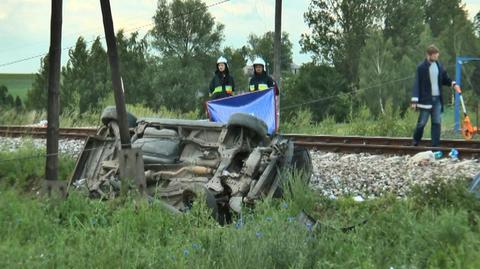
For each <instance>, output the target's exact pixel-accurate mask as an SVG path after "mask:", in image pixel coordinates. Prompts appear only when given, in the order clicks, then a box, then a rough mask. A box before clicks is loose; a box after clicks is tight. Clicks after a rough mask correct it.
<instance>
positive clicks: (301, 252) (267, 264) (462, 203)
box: [0, 175, 480, 268]
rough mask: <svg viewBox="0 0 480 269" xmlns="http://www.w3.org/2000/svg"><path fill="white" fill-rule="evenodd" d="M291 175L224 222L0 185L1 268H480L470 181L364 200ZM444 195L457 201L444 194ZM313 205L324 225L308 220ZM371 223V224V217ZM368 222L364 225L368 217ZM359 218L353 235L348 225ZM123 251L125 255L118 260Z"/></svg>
mask: <svg viewBox="0 0 480 269" xmlns="http://www.w3.org/2000/svg"><path fill="white" fill-rule="evenodd" d="M287 178H288V179H289V180H291V181H292V182H291V183H292V184H291V185H290V186H291V192H288V193H287V195H286V197H285V200H283V201H282V200H265V201H261V202H259V203H257V205H256V208H255V210H245V212H243V213H242V214H241V215H239V216H235V222H234V223H233V224H230V225H227V226H225V227H220V226H218V225H217V224H216V223H215V222H214V221H213V220H212V219H210V218H208V215H209V211H208V208H207V207H206V205H205V203H203V202H198V201H197V202H195V203H194V205H193V208H192V210H191V211H190V212H187V213H186V214H183V215H181V216H175V215H171V214H169V213H168V212H166V211H165V209H163V207H162V206H161V203H160V202H158V201H155V200H154V201H152V202H151V203H147V202H146V201H145V202H144V201H141V200H139V199H135V198H133V197H131V198H127V199H126V200H125V201H124V202H119V201H98V200H90V199H87V198H84V197H82V196H80V195H78V194H77V193H75V192H72V193H70V195H69V197H68V198H67V199H66V200H65V201H63V202H61V203H58V202H55V201H50V200H45V199H43V200H42V199H35V198H33V199H32V198H30V197H25V196H21V195H18V194H17V193H16V192H13V191H11V190H2V191H1V194H2V195H0V204H1V205H2V206H0V225H1V227H2V229H0V249H1V250H2V251H1V252H0V266H1V267H2V268H12V267H28V268H32V267H35V268H36V267H48V268H50V267H56V266H60V267H63V266H64V267H68V268H85V267H88V268H105V267H108V268H110V267H129V268H130V267H135V268H136V267H142V268H144V267H148V268H150V267H154V268H217V267H222V268H390V267H393V268H403V267H405V268H457V267H458V268H477V267H478V266H479V265H480V264H479V261H480V254H479V253H480V252H479V251H478V250H479V248H480V239H479V237H478V236H477V234H478V232H479V228H480V227H479V221H480V219H479V217H478V216H479V213H480V200H478V199H475V198H473V196H472V195H471V194H469V193H467V192H466V189H465V187H466V186H465V184H464V182H463V181H459V182H456V183H450V184H444V185H442V184H440V185H435V186H432V187H431V188H432V189H441V193H442V195H438V192H433V193H431V192H413V193H412V194H411V195H410V196H409V197H408V198H406V199H402V200H400V199H397V198H396V197H394V196H390V195H386V196H384V197H380V198H377V199H374V200H367V201H365V202H362V203H358V202H354V201H353V199H352V198H350V197H343V198H338V199H336V200H330V199H328V198H326V197H322V196H320V195H319V194H318V193H316V192H315V191H313V190H312V189H310V188H308V187H306V186H305V184H303V183H302V182H301V179H300V178H299V177H298V175H292V176H290V177H287ZM445 197H449V198H451V199H448V200H445ZM301 210H305V211H306V212H307V213H308V214H310V215H311V216H312V217H314V218H315V219H317V220H318V221H319V223H318V224H317V225H315V226H312V227H311V226H306V225H305V224H303V223H301V222H299V220H298V219H297V217H296V216H297V215H298V214H299V212H300V211H301ZM365 221H366V222H365ZM362 223H363V224H362ZM351 225H355V228H354V229H353V230H351V231H349V232H343V231H342V230H341V228H342V227H348V226H351ZM119 257H121V258H119Z"/></svg>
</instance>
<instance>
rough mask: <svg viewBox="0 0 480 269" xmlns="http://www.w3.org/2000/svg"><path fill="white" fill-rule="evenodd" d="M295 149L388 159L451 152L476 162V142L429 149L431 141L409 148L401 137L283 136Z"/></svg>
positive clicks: (452, 142) (479, 146)
mask: <svg viewBox="0 0 480 269" xmlns="http://www.w3.org/2000/svg"><path fill="white" fill-rule="evenodd" d="M285 136H286V137H288V138H290V139H292V140H293V141H294V142H295V144H296V145H299V146H303V147H306V148H311V149H318V150H323V151H331V152H346V153H360V152H367V153H372V154H392V155H413V154H416V153H418V152H422V151H428V150H431V151H442V152H443V154H444V155H445V156H446V155H447V154H448V153H449V152H450V151H451V150H452V148H455V149H457V150H458V152H459V153H460V157H461V158H475V159H479V158H480V141H476V140H470V141H465V140H458V139H449V140H442V141H441V146H440V147H431V146H429V145H430V144H431V141H430V140H429V139H428V140H424V141H422V142H421V143H420V144H419V145H418V146H412V139H411V138H405V137H403V138H402V137H380V136H378V137H372V136H332V135H304V134H287V135H285Z"/></svg>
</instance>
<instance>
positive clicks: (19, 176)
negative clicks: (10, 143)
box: [0, 141, 75, 192]
mask: <svg viewBox="0 0 480 269" xmlns="http://www.w3.org/2000/svg"><path fill="white" fill-rule="evenodd" d="M0 150H3V149H1V148H0ZM45 156H46V150H45V148H43V149H39V148H35V146H34V145H33V143H32V142H31V141H25V142H24V144H23V146H21V147H20V148H19V149H18V150H17V151H14V152H10V151H0V186H3V187H13V188H14V189H17V190H20V191H24V192H30V191H32V190H35V189H38V188H39V186H40V183H41V181H42V180H43V179H44V175H45V173H44V171H45V162H46V157H45ZM74 166H75V160H74V159H73V158H72V157H71V156H68V155H60V156H59V179H60V180H67V179H68V178H69V177H70V174H71V173H72V171H73V168H74Z"/></svg>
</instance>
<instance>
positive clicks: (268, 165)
mask: <svg viewBox="0 0 480 269" xmlns="http://www.w3.org/2000/svg"><path fill="white" fill-rule="evenodd" d="M101 119H102V123H103V124H102V126H101V127H100V128H99V129H98V131H97V135H95V136H91V137H89V138H88V140H87V142H86V144H85V147H84V150H83V151H82V154H81V155H80V157H79V159H78V160H77V164H76V167H75V171H74V173H73V175H72V178H71V181H70V188H76V189H81V190H84V191H86V193H88V195H89V196H91V197H96V198H101V199H109V198H114V197H116V196H118V195H119V193H120V190H121V181H120V178H119V170H120V169H121V167H120V166H121V160H120V155H119V152H120V150H121V142H120V132H119V127H118V123H117V120H116V111H115V107H109V108H107V109H105V110H104V112H103V114H102V117H101ZM129 122H130V123H131V124H132V126H131V127H132V128H131V130H132V138H131V145H132V148H138V149H141V159H142V162H141V163H143V167H141V168H138V167H137V169H141V170H142V173H144V182H145V190H144V192H145V193H146V194H147V195H148V196H149V197H152V198H160V199H162V200H163V201H164V202H165V205H166V206H167V207H168V208H170V209H171V210H172V211H175V212H184V211H186V210H188V209H189V208H190V207H191V205H192V201H193V200H194V199H196V198H198V197H203V199H207V204H208V206H209V207H210V208H212V211H213V215H214V217H215V218H216V219H217V220H219V221H220V222H225V221H228V219H229V218H230V217H229V216H231V213H232V211H234V212H239V211H240V210H241V207H242V206H245V205H254V203H255V201H256V200H257V199H261V198H264V197H279V196H281V195H282V193H283V187H284V186H285V182H283V180H284V178H286V177H285V176H283V171H285V170H287V169H301V170H303V174H304V178H305V179H306V180H309V178H310V174H311V172H312V164H311V159H310V155H309V152H308V151H307V150H305V149H302V148H296V147H295V146H294V144H293V142H291V141H289V140H288V139H285V138H283V137H282V136H280V135H268V133H267V127H266V125H265V123H264V122H263V121H262V120H260V119H258V118H256V117H254V116H251V115H248V114H244V113H236V114H233V115H232V116H231V117H230V118H229V120H228V123H215V122H209V121H202V120H173V119H160V118H143V119H138V120H136V121H135V120H134V118H133V117H130V118H129ZM132 188H133V187H132Z"/></svg>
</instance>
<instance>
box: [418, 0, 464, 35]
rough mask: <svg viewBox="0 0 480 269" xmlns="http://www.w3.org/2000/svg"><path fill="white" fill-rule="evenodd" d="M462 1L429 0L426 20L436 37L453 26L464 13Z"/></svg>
mask: <svg viewBox="0 0 480 269" xmlns="http://www.w3.org/2000/svg"><path fill="white" fill-rule="evenodd" d="M461 2H462V1H461V0H427V3H426V8H425V20H426V22H427V23H428V24H429V25H430V29H432V34H433V36H434V37H437V36H439V35H441V34H442V32H443V31H444V30H445V29H448V28H451V26H452V25H453V23H454V21H455V18H456V17H457V16H459V15H461V14H462V12H463V11H462V9H463V8H462V3H461Z"/></svg>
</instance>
